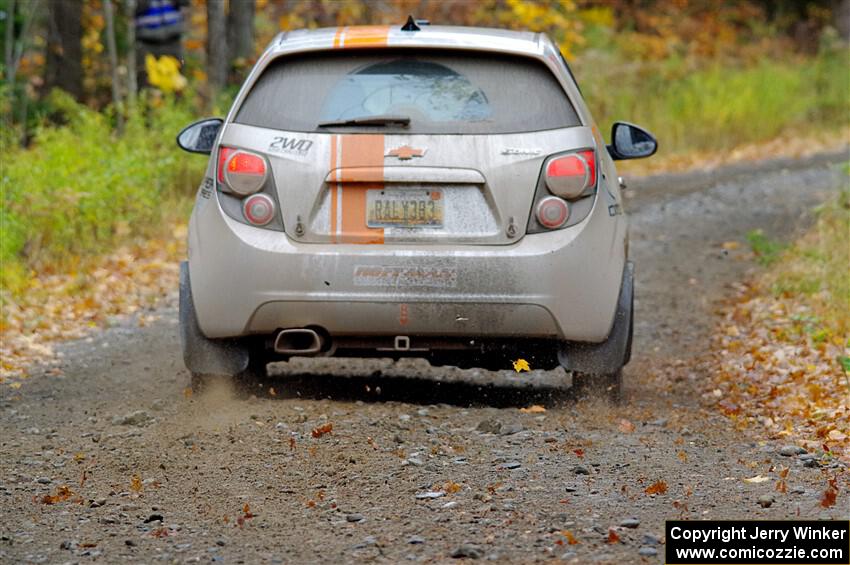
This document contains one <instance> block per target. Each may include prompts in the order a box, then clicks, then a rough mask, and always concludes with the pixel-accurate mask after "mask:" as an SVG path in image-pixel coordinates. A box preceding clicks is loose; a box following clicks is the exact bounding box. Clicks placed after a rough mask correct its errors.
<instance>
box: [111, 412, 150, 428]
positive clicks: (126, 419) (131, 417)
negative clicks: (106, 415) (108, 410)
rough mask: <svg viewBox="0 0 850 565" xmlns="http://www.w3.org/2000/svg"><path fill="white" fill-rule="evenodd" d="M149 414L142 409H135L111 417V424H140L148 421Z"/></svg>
mask: <svg viewBox="0 0 850 565" xmlns="http://www.w3.org/2000/svg"><path fill="white" fill-rule="evenodd" d="M150 419H151V415H150V414H148V413H147V412H146V411H144V410H136V411H135V412H130V413H129V414H125V415H124V416H115V417H114V418H112V425H113V426H141V425H144V424H146V423H147V422H148V421H150Z"/></svg>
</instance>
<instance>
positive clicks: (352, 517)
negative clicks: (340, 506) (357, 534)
mask: <svg viewBox="0 0 850 565" xmlns="http://www.w3.org/2000/svg"><path fill="white" fill-rule="evenodd" d="M364 519H365V518H363V514H356V513H355V514H346V516H345V521H346V522H362V521H363V520H364Z"/></svg>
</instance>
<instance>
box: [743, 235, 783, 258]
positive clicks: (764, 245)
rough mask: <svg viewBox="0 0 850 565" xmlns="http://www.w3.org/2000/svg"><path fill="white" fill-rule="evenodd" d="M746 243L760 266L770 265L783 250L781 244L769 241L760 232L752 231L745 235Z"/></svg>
mask: <svg viewBox="0 0 850 565" xmlns="http://www.w3.org/2000/svg"><path fill="white" fill-rule="evenodd" d="M747 241H748V242H749V243H750V247H752V248H753V253H755V254H756V259H757V260H758V262H759V263H761V264H762V265H765V266H767V265H771V264H773V263H775V262H776V260H777V259H779V256H780V254H781V253H782V250H783V249H784V248H785V246H783V245H782V244H781V243H778V242H776V241H773V240H771V239H770V238H768V237H767V236H766V235H764V232H763V231H761V230H753V231H751V232H749V233H748V234H747Z"/></svg>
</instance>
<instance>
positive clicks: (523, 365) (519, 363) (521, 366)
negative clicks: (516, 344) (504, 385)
mask: <svg viewBox="0 0 850 565" xmlns="http://www.w3.org/2000/svg"><path fill="white" fill-rule="evenodd" d="M530 370H531V367H530V366H529V365H528V361H526V360H525V359H517V360H516V361H514V371H516V372H517V373H519V372H520V371H530Z"/></svg>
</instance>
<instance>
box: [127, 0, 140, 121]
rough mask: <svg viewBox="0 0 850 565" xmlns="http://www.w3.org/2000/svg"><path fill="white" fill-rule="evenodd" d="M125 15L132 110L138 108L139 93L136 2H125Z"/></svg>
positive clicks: (128, 97)
mask: <svg viewBox="0 0 850 565" xmlns="http://www.w3.org/2000/svg"><path fill="white" fill-rule="evenodd" d="M124 14H125V17H126V18H127V102H128V103H129V105H130V109H131V110H132V109H133V108H134V107H135V106H136V93H137V92H138V91H139V85H138V81H137V80H136V73H137V72H138V71H137V69H136V65H137V62H136V0H125V2H124Z"/></svg>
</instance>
